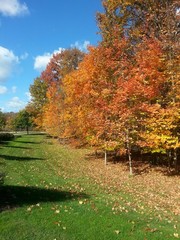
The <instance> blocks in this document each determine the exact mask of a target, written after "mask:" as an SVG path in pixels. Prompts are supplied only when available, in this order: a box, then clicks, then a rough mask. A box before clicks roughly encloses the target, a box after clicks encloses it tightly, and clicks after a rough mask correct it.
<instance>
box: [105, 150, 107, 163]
mask: <svg viewBox="0 0 180 240" xmlns="http://www.w3.org/2000/svg"><path fill="white" fill-rule="evenodd" d="M104 163H105V165H107V150H106V149H105V152H104Z"/></svg>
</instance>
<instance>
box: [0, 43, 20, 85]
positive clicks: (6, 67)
mask: <svg viewBox="0 0 180 240" xmlns="http://www.w3.org/2000/svg"><path fill="white" fill-rule="evenodd" d="M18 63H19V58H18V57H17V56H15V55H14V53H13V52H12V51H11V50H9V49H7V48H4V47H2V46H0V82H3V81H5V80H6V79H7V78H8V77H9V76H10V75H11V73H12V71H13V67H14V66H15V65H16V64H18Z"/></svg>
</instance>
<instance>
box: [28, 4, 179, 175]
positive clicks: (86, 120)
mask: <svg viewBox="0 0 180 240" xmlns="http://www.w3.org/2000/svg"><path fill="white" fill-rule="evenodd" d="M102 4H103V6H104V12H103V13H98V14H97V21H98V25H99V29H100V33H101V36H102V40H101V42H100V43H99V44H98V46H96V47H89V49H88V53H86V54H85V53H83V52H81V51H80V50H78V49H67V50H64V51H62V52H61V53H57V54H55V55H54V56H53V57H52V59H51V61H50V63H49V64H48V66H47V68H46V69H45V71H43V72H42V74H41V76H40V77H38V78H36V79H35V80H34V83H33V85H31V87H30V92H31V95H32V102H31V103H30V104H29V106H28V109H29V111H30V112H31V113H33V114H34V122H35V123H36V125H37V126H39V127H40V128H43V129H44V130H45V131H47V132H48V133H49V134H51V135H53V136H57V137H59V138H70V137H71V138H78V139H80V140H81V142H84V143H89V144H91V145H93V146H96V147H99V148H101V149H104V150H105V152H106V151H107V150H116V151H118V153H119V154H120V155H123V154H127V155H128V158H129V163H130V172H131V173H132V168H131V153H132V151H134V150H135V149H136V150H138V151H141V153H147V152H149V153H154V152H157V153H161V154H165V155H166V158H167V159H168V161H169V164H170V165H172V164H174V166H175V167H176V169H177V168H178V149H179V147H180V142H179V138H180V133H179V130H180V127H179V123H180V69H179V66H180V45H179V33H180V31H179V28H180V21H179V20H180V15H179V9H180V6H179V2H178V1H175V0H159V1H156V0H128V1H127V0H104V1H103V2H102Z"/></svg>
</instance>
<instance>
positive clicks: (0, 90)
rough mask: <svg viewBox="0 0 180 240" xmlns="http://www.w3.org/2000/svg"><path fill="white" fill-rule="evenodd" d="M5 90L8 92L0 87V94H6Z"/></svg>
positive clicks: (3, 87) (5, 88)
mask: <svg viewBox="0 0 180 240" xmlns="http://www.w3.org/2000/svg"><path fill="white" fill-rule="evenodd" d="M7 90H8V89H7V87H5V86H0V94H4V93H6V92H7Z"/></svg>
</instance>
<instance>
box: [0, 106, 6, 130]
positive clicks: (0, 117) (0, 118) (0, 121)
mask: <svg viewBox="0 0 180 240" xmlns="http://www.w3.org/2000/svg"><path fill="white" fill-rule="evenodd" d="M5 124H6V118H5V114H4V113H3V112H1V111H0V131H2V130H3V129H4V127H5Z"/></svg>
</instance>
